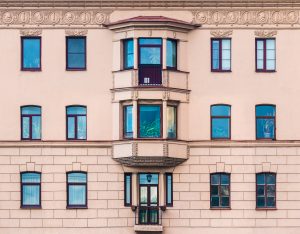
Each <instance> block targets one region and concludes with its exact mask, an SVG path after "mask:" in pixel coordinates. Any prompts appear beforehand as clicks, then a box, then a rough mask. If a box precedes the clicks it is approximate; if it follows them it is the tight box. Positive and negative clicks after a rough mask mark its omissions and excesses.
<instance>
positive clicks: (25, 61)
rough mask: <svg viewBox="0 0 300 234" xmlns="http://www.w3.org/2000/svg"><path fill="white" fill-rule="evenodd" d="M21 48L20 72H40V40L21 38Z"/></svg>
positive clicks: (38, 38) (36, 38)
mask: <svg viewBox="0 0 300 234" xmlns="http://www.w3.org/2000/svg"><path fill="white" fill-rule="evenodd" d="M21 47H22V49H21V50H22V54H21V58H22V59H21V60H22V61H21V63H22V64H21V69H22V71H39V70H41V38H40V37H21Z"/></svg>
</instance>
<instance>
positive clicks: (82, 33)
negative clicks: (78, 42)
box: [66, 29, 88, 36]
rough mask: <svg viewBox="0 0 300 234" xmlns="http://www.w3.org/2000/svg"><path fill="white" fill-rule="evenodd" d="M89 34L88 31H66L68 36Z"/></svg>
mask: <svg viewBox="0 0 300 234" xmlns="http://www.w3.org/2000/svg"><path fill="white" fill-rule="evenodd" d="M87 33H88V30H87V29H66V35H67V36H85V35H87Z"/></svg>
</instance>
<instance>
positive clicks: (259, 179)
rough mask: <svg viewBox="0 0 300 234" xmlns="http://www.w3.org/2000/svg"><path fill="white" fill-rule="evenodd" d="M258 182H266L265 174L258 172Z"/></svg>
mask: <svg viewBox="0 0 300 234" xmlns="http://www.w3.org/2000/svg"><path fill="white" fill-rule="evenodd" d="M256 182H257V184H265V174H257V175H256Z"/></svg>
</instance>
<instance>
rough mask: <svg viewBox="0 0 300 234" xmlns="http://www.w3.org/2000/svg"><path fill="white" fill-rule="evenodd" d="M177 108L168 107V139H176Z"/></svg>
mask: <svg viewBox="0 0 300 234" xmlns="http://www.w3.org/2000/svg"><path fill="white" fill-rule="evenodd" d="M176 109H177V108H176V107H174V106H168V107H167V118H168V120H167V124H168V125H167V126H168V138H176Z"/></svg>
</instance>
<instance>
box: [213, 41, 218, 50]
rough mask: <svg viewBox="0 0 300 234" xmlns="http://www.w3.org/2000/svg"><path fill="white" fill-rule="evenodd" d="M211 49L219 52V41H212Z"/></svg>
mask: <svg viewBox="0 0 300 234" xmlns="http://www.w3.org/2000/svg"><path fill="white" fill-rule="evenodd" d="M212 47H213V48H212V49H213V50H217V51H219V49H220V41H219V40H213V42H212Z"/></svg>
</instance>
